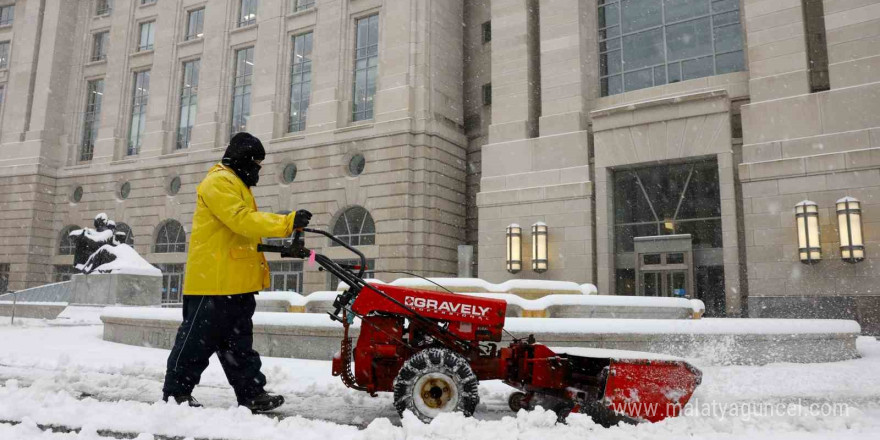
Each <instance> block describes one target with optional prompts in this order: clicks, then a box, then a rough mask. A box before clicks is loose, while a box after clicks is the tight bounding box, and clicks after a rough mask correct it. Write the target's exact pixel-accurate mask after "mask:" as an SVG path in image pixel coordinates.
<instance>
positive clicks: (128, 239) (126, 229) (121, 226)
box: [116, 222, 186, 246]
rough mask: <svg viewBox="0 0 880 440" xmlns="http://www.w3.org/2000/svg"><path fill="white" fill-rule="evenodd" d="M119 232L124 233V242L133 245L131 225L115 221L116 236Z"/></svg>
mask: <svg viewBox="0 0 880 440" xmlns="http://www.w3.org/2000/svg"><path fill="white" fill-rule="evenodd" d="M120 232H122V233H125V244H127V245H129V246H132V245H134V234H133V233H132V232H131V226H128V225H127V224H125V223H122V222H120V223H117V224H116V236H117V237H119V236H120V235H121V234H120ZM184 241H186V239H185V238H184Z"/></svg>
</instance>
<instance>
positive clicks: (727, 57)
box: [715, 51, 746, 75]
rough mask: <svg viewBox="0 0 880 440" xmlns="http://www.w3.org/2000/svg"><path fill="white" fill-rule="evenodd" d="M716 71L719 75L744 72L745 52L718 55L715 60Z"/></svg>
mask: <svg viewBox="0 0 880 440" xmlns="http://www.w3.org/2000/svg"><path fill="white" fill-rule="evenodd" d="M715 70H716V71H717V72H718V74H719V75H720V74H722V73H730V72H742V71H743V70H746V65H745V60H744V59H743V52H742V51H737V52H731V53H726V54H724V55H718V57H717V58H715Z"/></svg>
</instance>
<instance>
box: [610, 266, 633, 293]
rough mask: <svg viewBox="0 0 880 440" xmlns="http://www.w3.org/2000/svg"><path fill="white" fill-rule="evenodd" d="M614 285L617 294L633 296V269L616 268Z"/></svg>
mask: <svg viewBox="0 0 880 440" xmlns="http://www.w3.org/2000/svg"><path fill="white" fill-rule="evenodd" d="M614 272H615V273H614V275H615V279H616V280H615V281H616V282H615V287H616V289H615V290H616V291H617V294H618V295H627V296H633V295H635V294H636V271H635V269H617V270H616V271H614Z"/></svg>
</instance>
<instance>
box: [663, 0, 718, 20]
mask: <svg viewBox="0 0 880 440" xmlns="http://www.w3.org/2000/svg"><path fill="white" fill-rule="evenodd" d="M663 4H664V7H665V11H664V14H665V16H666V22H667V23H671V22H676V21H681V20H686V19H688V18H693V17H699V16H702V15H707V14H708V13H709V3H708V2H707V1H706V0H664V1H663Z"/></svg>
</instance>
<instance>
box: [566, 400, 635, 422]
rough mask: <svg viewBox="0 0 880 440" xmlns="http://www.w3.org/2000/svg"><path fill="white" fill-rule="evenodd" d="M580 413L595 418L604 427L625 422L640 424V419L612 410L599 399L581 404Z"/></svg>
mask: <svg viewBox="0 0 880 440" xmlns="http://www.w3.org/2000/svg"><path fill="white" fill-rule="evenodd" d="M580 413H581V414H586V415H588V416H590V418H592V419H593V421H594V422H596V424H598V425H601V426H602V427H604V428H610V427H612V426H616V425H617V424H618V423H620V422H623V423H625V424H627V425H638V423H639V422H638V420H635V419H633V418H631V417H629V416H627V415H625V414H619V413H616V412H614V411H612V410H610V409H609V408H608V407H607V406H605V405H603V404H602V403H601V402H599V401H592V402H589V403H587V404H584V405H581V407H580Z"/></svg>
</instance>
